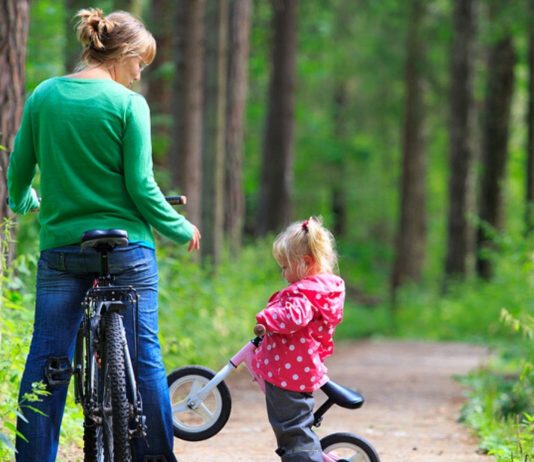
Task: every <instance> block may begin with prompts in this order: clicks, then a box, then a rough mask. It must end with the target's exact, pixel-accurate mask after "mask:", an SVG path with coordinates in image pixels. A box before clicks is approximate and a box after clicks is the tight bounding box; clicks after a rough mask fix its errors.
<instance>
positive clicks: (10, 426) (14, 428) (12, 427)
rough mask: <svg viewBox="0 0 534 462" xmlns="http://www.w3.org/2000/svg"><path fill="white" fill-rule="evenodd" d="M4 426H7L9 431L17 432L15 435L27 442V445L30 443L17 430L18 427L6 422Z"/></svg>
mask: <svg viewBox="0 0 534 462" xmlns="http://www.w3.org/2000/svg"><path fill="white" fill-rule="evenodd" d="M4 425H5V426H6V428H9V429H10V430H12V431H13V432H15V434H16V435H17V436H18V437H19V438H22V439H23V440H24V441H26V443H29V441H28V438H26V437H25V436H24V435H23V434H22V433H21V432H19V431H18V430H17V427H15V425H13V424H12V423H11V422H4Z"/></svg>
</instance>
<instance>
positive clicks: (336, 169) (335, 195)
mask: <svg viewBox="0 0 534 462" xmlns="http://www.w3.org/2000/svg"><path fill="white" fill-rule="evenodd" d="M347 92H348V91H347V84H346V82H338V83H337V85H336V88H335V89H334V110H333V117H332V118H333V120H334V138H335V139H336V140H345V139H347V136H350V131H349V127H348V123H347V122H348V115H347V109H348V95H347ZM346 170H347V169H346V165H345V161H344V156H339V157H336V159H334V165H333V169H332V173H333V178H336V181H333V182H332V196H331V200H332V218H333V226H332V231H333V233H334V236H336V238H340V237H342V236H344V235H345V233H346V227H347V212H348V204H347V188H346V178H345V176H346Z"/></svg>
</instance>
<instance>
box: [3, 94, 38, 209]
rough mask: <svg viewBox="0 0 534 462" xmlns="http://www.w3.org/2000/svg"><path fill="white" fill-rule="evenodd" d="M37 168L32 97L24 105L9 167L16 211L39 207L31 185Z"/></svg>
mask: <svg viewBox="0 0 534 462" xmlns="http://www.w3.org/2000/svg"><path fill="white" fill-rule="evenodd" d="M36 168H37V160H36V155H35V146H34V140H33V133H32V120H31V97H30V99H28V101H27V102H26V105H25V107H24V112H23V114H22V122H21V125H20V128H19V131H18V133H17V136H16V137H15V143H14V147H13V152H12V153H11V155H10V156H9V165H8V168H7V190H8V197H9V207H10V208H11V210H13V211H14V212H15V213H18V214H25V213H28V212H29V211H31V210H32V209H35V208H37V207H39V199H38V197H37V193H36V192H35V190H34V189H33V188H32V187H31V184H32V180H33V177H34V176H35V171H36Z"/></svg>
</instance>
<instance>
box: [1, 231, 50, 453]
mask: <svg viewBox="0 0 534 462" xmlns="http://www.w3.org/2000/svg"><path fill="white" fill-rule="evenodd" d="M10 227H11V225H10V223H9V222H6V223H4V224H3V227H2V229H0V235H2V237H3V239H2V240H0V269H3V271H2V272H0V396H2V400H0V460H7V459H8V458H9V457H11V456H12V455H13V453H14V439H15V434H16V433H17V430H16V426H15V420H16V417H17V415H19V416H23V414H24V413H25V412H28V411H29V412H32V411H34V410H35V408H34V407H33V405H32V403H34V402H35V401H38V400H40V399H41V397H42V396H44V395H46V394H47V392H46V390H45V389H44V388H43V386H42V384H35V386H34V388H33V393H29V394H27V395H25V396H24V397H23V399H22V400H21V403H20V404H19V402H18V383H19V380H20V376H21V374H22V371H23V369H24V358H25V356H26V351H27V350H28V345H29V341H30V336H29V334H28V332H29V331H30V327H31V316H30V315H31V312H30V314H28V312H27V311H25V309H24V306H25V305H26V303H33V302H32V296H31V295H28V296H23V295H22V291H21V290H20V289H21V287H22V282H21V279H20V278H19V277H17V276H15V274H16V272H15V269H17V271H18V273H19V274H24V273H28V272H30V271H31V270H30V266H31V262H30V261H28V259H27V258H25V257H21V258H19V259H17V260H16V261H15V262H13V264H10V265H9V266H8V265H7V264H6V255H7V250H8V246H9V245H10V239H9V231H10ZM21 418H24V417H21ZM21 438H24V435H21Z"/></svg>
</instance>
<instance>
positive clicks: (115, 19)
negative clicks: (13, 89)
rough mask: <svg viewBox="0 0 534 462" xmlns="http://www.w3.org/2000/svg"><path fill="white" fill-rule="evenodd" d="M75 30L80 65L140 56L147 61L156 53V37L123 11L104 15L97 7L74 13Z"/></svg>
mask: <svg viewBox="0 0 534 462" xmlns="http://www.w3.org/2000/svg"><path fill="white" fill-rule="evenodd" d="M76 17H77V18H78V23H77V25H76V34H77V36H78V40H79V41H80V43H81V44H82V45H83V47H84V48H83V51H82V55H81V58H80V59H81V66H82V67H83V66H84V65H85V66H87V65H100V64H109V65H111V64H114V63H116V62H119V61H121V60H122V59H124V58H129V57H133V56H139V57H140V58H142V59H143V61H144V62H145V63H146V64H150V63H151V62H152V61H153V60H154V57H155V56H156V41H155V40H154V37H153V36H152V34H151V33H150V32H149V31H148V30H147V29H146V28H145V26H144V25H143V23H142V22H141V21H139V20H138V19H137V18H136V17H134V16H133V15H131V14H130V13H127V12H125V11H116V12H114V13H110V14H108V15H107V16H104V13H103V11H102V10H101V9H99V8H87V9H83V10H80V11H78V13H77V14H76Z"/></svg>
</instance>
